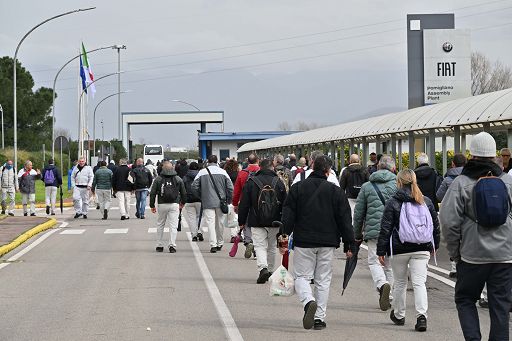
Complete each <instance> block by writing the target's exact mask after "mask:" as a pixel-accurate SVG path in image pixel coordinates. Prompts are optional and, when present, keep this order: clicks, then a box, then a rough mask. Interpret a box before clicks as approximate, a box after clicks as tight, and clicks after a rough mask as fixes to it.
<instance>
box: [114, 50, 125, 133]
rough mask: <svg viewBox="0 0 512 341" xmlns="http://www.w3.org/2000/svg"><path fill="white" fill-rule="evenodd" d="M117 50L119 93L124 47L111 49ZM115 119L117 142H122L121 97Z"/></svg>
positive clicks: (119, 89) (118, 90)
mask: <svg viewBox="0 0 512 341" xmlns="http://www.w3.org/2000/svg"><path fill="white" fill-rule="evenodd" d="M112 48H113V49H116V50H117V72H118V75H117V92H121V50H126V45H115V46H113V47H112ZM117 119H118V124H119V127H118V134H119V141H122V140H123V122H122V119H121V96H119V97H117Z"/></svg>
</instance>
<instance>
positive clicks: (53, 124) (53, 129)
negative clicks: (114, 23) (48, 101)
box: [52, 45, 114, 159]
mask: <svg viewBox="0 0 512 341" xmlns="http://www.w3.org/2000/svg"><path fill="white" fill-rule="evenodd" d="M113 47H114V45H111V46H105V47H100V48H97V49H93V50H90V51H87V53H92V52H96V51H100V50H105V49H110V48H113ZM81 55H82V54H81V53H80V54H79V55H77V56H74V57H73V58H71V59H70V60H68V61H67V62H66V63H65V64H64V65H62V67H61V68H60V69H59V71H57V74H56V75H55V78H54V79H53V95H52V158H53V159H55V156H54V154H55V146H54V143H55V87H56V85H57V78H58V77H59V75H60V73H61V71H62V70H64V68H65V67H66V66H68V65H69V64H70V63H71V62H72V61H74V60H75V59H77V58H79V57H80V56H81Z"/></svg>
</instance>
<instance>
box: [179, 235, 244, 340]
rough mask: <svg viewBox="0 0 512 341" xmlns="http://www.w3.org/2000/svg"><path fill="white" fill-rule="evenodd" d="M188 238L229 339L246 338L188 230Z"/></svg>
mask: <svg viewBox="0 0 512 341" xmlns="http://www.w3.org/2000/svg"><path fill="white" fill-rule="evenodd" d="M187 238H188V241H189V243H190V247H191V248H192V251H193V252H194V257H195V259H196V262H197V265H198V266H199V270H201V274H202V275H203V279H204V282H205V284H206V288H207V289H208V293H209V294H210V297H211V299H212V301H213V305H214V306H215V309H216V310H217V313H218V314H219V317H220V319H221V321H222V324H223V325H224V329H225V331H226V336H227V337H228V340H232V341H243V339H244V338H243V337H242V334H240V331H239V330H238V327H237V326H236V323H235V320H234V319H233V316H232V315H231V312H230V311H229V308H228V306H227V305H226V302H224V299H223V298H222V295H221V294H220V291H219V288H217V285H216V284H215V281H214V280H213V277H212V274H211V273H210V270H208V266H207V265H206V263H205V261H204V259H203V255H202V254H201V251H200V250H199V247H198V246H197V243H193V242H192V235H191V234H190V233H189V232H187Z"/></svg>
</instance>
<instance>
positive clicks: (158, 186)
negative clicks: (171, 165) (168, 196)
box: [149, 169, 187, 208]
mask: <svg viewBox="0 0 512 341" xmlns="http://www.w3.org/2000/svg"><path fill="white" fill-rule="evenodd" d="M171 178H174V179H173V180H174V182H173V184H175V185H176V186H177V187H178V190H179V195H178V196H177V197H176V200H175V201H174V202H158V204H180V203H181V204H185V200H186V198H187V190H186V189H185V184H184V183H183V180H182V179H181V178H180V177H179V176H178V173H176V171H175V170H174V169H171V170H167V169H162V172H161V173H160V175H159V176H157V178H156V179H155V181H153V185H151V191H150V192H149V207H151V208H154V207H155V201H156V200H155V199H156V197H157V196H158V200H161V190H162V184H163V183H164V181H166V180H169V179H171ZM173 180H171V181H173Z"/></svg>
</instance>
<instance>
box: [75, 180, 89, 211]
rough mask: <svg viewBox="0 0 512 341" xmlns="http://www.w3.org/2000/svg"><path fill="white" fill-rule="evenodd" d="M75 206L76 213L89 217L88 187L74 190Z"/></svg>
mask: <svg viewBox="0 0 512 341" xmlns="http://www.w3.org/2000/svg"><path fill="white" fill-rule="evenodd" d="M73 205H74V207H75V213H78V214H83V215H87V212H89V190H88V189H87V187H84V188H81V187H76V186H75V188H73Z"/></svg>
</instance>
